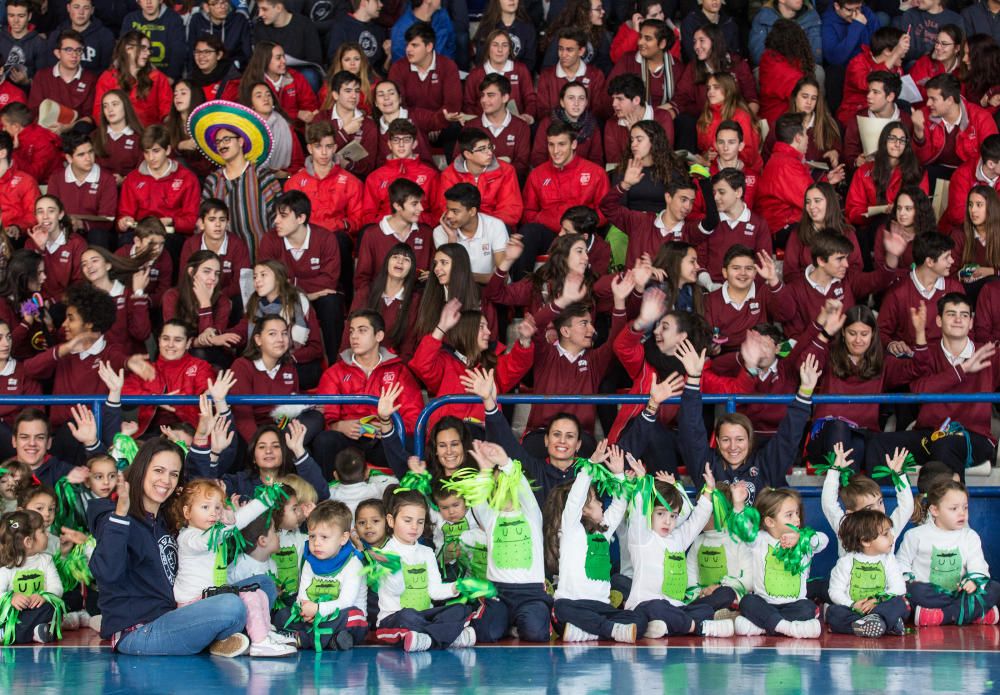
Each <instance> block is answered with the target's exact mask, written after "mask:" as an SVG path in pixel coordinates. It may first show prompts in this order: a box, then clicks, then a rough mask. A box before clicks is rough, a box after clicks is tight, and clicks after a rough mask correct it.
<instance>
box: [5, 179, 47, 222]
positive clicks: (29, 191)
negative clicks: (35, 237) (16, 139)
mask: <svg viewBox="0 0 1000 695" xmlns="http://www.w3.org/2000/svg"><path fill="white" fill-rule="evenodd" d="M41 195H42V194H41V193H40V192H39V190H38V183H37V182H36V180H35V179H34V178H32V176H31V175H30V174H28V173H26V172H24V171H21V170H20V169H18V168H16V167H14V166H11V167H10V168H9V169H7V171H6V173H4V175H3V176H0V217H2V218H3V226H4V227H12V226H17V227H20V228H21V230H22V231H27V230H28V229H30V228H31V227H34V226H35V201H36V200H38V198H39V197H40V196H41Z"/></svg>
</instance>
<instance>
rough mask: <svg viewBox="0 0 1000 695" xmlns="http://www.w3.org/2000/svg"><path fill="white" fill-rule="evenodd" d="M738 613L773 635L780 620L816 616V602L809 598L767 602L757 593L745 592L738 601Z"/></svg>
mask: <svg viewBox="0 0 1000 695" xmlns="http://www.w3.org/2000/svg"><path fill="white" fill-rule="evenodd" d="M740 614H741V615H742V616H743V617H744V618H746V619H747V620H749V621H750V622H751V623H753V624H754V625H756V626H757V627H759V628H762V629H764V630H766V631H767V633H768V634H769V635H775V634H777V632H775V630H774V628H776V627H777V626H778V623H780V622H781V621H782V620H788V621H795V620H812V619H813V618H815V617H816V604H815V603H813V602H812V601H810V600H809V599H804V598H803V599H799V600H798V601H792V602H791V603H768V602H767V601H765V600H764V599H763V598H761V597H760V596H758V595H757V594H747V595H746V596H744V597H743V600H742V601H740Z"/></svg>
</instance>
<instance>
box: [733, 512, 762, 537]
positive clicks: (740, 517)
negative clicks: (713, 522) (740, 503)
mask: <svg viewBox="0 0 1000 695" xmlns="http://www.w3.org/2000/svg"><path fill="white" fill-rule="evenodd" d="M726 528H727V529H729V537H730V538H732V539H733V540H734V541H737V542H740V541H742V542H743V543H753V542H754V540H756V538H757V531H758V529H760V512H758V511H757V510H756V509H755V508H754V507H744V508H743V511H741V512H737V511H733V512H731V513H730V514H729V516H728V517H727V518H726Z"/></svg>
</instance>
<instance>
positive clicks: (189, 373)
mask: <svg viewBox="0 0 1000 695" xmlns="http://www.w3.org/2000/svg"><path fill="white" fill-rule="evenodd" d="M151 364H152V365H153V369H155V370H156V376H155V377H154V378H153V380H152V381H143V380H142V379H140V378H139V377H138V376H136V375H135V374H129V375H128V376H127V377H126V378H125V387H124V388H123V389H122V394H124V395H126V396H146V395H149V396H159V395H163V394H165V393H171V392H174V391H176V392H177V395H180V396H200V395H201V394H203V393H204V392H205V389H207V388H208V380H209V379H211V378H212V377H213V376H215V371H214V370H213V369H212V366H211V365H210V364H209V363H208V362H206V361H205V360H200V359H198V358H197V357H192V356H191V355H190V354H188V353H186V352H185V353H184V355H183V356H182V357H181V358H180V359H178V360H165V359H158V360H156V361H155V362H152V363H151ZM174 407H175V408H176V412H175V413H174V415H175V416H176V418H177V420H179V421H181V422H187V423H190V424H191V425H192V426H197V425H198V407H197V406H194V405H178V406H174ZM155 417H156V406H151V405H144V406H140V407H139V431H138V432H137V434H142V433H143V432H145V431H146V429H147V428H148V427H149V424H150V423H151V422H152V421H153V419H154V418H155Z"/></svg>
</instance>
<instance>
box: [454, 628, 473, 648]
mask: <svg viewBox="0 0 1000 695" xmlns="http://www.w3.org/2000/svg"><path fill="white" fill-rule="evenodd" d="M474 646H476V631H475V630H474V629H472V628H471V627H466V628H465V629H464V630H462V632H460V633H459V635H458V637H456V638H455V641H454V642H452V643H451V645H450V646H449V647H448V648H449V649H465V648H466V647H474Z"/></svg>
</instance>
